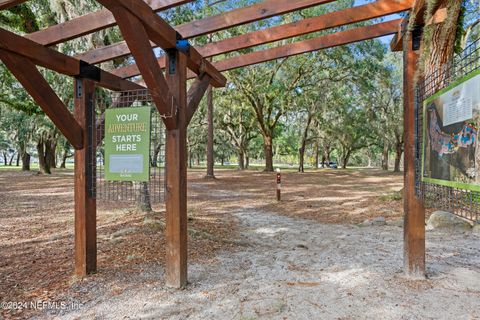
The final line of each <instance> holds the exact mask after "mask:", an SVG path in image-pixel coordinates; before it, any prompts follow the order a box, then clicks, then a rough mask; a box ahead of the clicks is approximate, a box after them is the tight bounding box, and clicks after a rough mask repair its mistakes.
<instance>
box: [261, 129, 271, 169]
mask: <svg viewBox="0 0 480 320" xmlns="http://www.w3.org/2000/svg"><path fill="white" fill-rule="evenodd" d="M272 142H273V138H272V137H271V136H269V135H266V134H264V135H263V152H264V156H265V171H266V172H273V145H272Z"/></svg>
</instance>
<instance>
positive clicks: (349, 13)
mask: <svg viewBox="0 0 480 320" xmlns="http://www.w3.org/2000/svg"><path fill="white" fill-rule="evenodd" d="M412 2H413V0H401V1H391V0H380V1H377V2H373V3H370V4H366V5H362V6H358V7H353V8H348V9H345V10H339V11H335V12H332V13H327V14H324V15H321V16H317V17H313V18H308V19H304V20H301V21H298V22H293V23H288V24H284V25H279V26H276V27H272V28H268V29H265V30H258V31H254V32H250V33H247V34H243V35H240V36H237V37H233V38H229V39H225V40H222V41H219V42H214V43H209V44H207V45H205V46H203V47H200V48H198V51H199V53H200V54H201V55H202V56H204V57H212V56H215V55H219V54H225V53H228V52H232V51H237V50H241V49H245V48H249V47H253V46H258V45H262V44H266V43H269V42H274V41H279V40H282V39H286V38H292V37H296V36H300V35H303V34H307V33H312V32H317V31H321V30H325V29H329V28H335V27H339V26H344V25H347V24H351V23H356V22H361V21H365V20H369V19H374V18H378V17H381V16H385V15H389V14H393V13H398V12H402V11H405V10H408V9H410V8H411V6H412ZM158 62H159V64H160V66H161V67H162V68H164V67H165V57H160V58H159V59H158ZM112 73H113V74H115V75H118V76H120V77H122V78H130V77H133V76H136V75H139V74H140V72H139V70H138V67H137V66H136V65H135V64H133V65H130V66H126V67H122V68H119V69H116V70H113V71H112Z"/></svg>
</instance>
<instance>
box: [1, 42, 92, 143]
mask: <svg viewBox="0 0 480 320" xmlns="http://www.w3.org/2000/svg"><path fill="white" fill-rule="evenodd" d="M0 59H1V60H2V61H3V63H4V64H5V66H6V67H7V68H8V69H9V70H10V72H11V73H12V74H13V75H14V76H15V78H17V80H18V81H19V82H20V83H21V84H22V86H23V87H24V88H25V90H26V91H27V92H28V93H29V94H30V96H31V97H32V98H33V100H34V101H35V102H36V103H37V104H38V105H39V106H40V108H41V109H42V110H43V112H45V114H46V115H47V116H48V117H49V118H50V120H52V122H53V123H54V124H55V126H56V127H57V128H58V129H59V130H60V132H62V134H63V135H64V136H65V138H66V139H67V140H68V141H69V142H70V143H71V144H72V146H73V147H74V148H76V149H81V148H82V147H83V130H82V128H81V127H80V125H79V124H78V122H77V121H76V120H75V119H74V117H73V115H72V114H71V113H70V111H69V110H68V109H67V107H65V104H64V103H63V102H62V100H60V98H59V97H58V96H57V94H56V93H55V91H53V89H52V88H51V87H50V85H49V84H48V83H47V81H46V80H45V78H44V77H43V75H42V74H41V73H40V72H39V71H38V69H37V67H36V66H35V64H33V62H31V61H30V60H28V59H27V58H25V57H22V56H20V55H17V54H15V53H12V52H9V51H4V50H2V49H0Z"/></svg>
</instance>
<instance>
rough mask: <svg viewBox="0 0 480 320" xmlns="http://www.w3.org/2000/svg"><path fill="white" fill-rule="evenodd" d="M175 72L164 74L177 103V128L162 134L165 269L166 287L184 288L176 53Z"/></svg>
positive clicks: (182, 118)
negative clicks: (164, 200)
mask: <svg viewBox="0 0 480 320" xmlns="http://www.w3.org/2000/svg"><path fill="white" fill-rule="evenodd" d="M168 59H169V60H170V59H172V60H173V59H174V60H175V63H176V68H175V70H168V71H167V72H166V79H167V83H168V85H169V87H170V90H171V91H172V93H173V95H174V96H175V98H176V101H177V103H178V107H179V109H178V117H177V119H178V126H177V128H176V129H173V130H167V133H166V135H167V136H166V150H165V152H166V154H165V161H166V170H165V171H166V184H167V187H166V230H165V238H166V267H165V279H166V284H167V286H170V287H175V288H183V287H185V286H186V285H187V92H186V91H187V90H186V83H187V81H186V74H187V61H186V57H185V56H184V55H183V54H181V53H180V52H178V51H176V52H175V53H174V54H171V55H169V57H168Z"/></svg>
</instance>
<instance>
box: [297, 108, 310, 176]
mask: <svg viewBox="0 0 480 320" xmlns="http://www.w3.org/2000/svg"><path fill="white" fill-rule="evenodd" d="M311 123H312V116H311V115H310V114H309V115H308V118H307V123H306V124H305V128H304V129H303V135H302V145H301V146H300V150H299V156H300V164H299V166H298V172H305V168H304V166H305V148H306V147H307V138H308V129H310V124H311Z"/></svg>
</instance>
